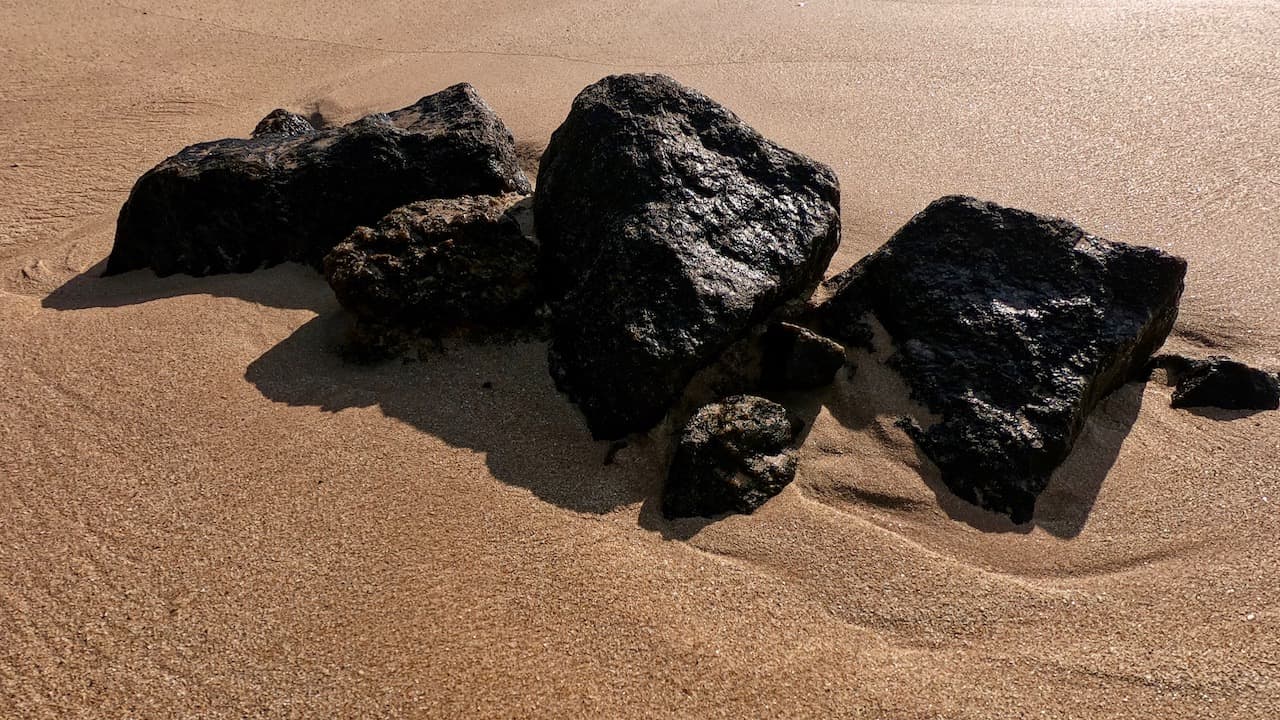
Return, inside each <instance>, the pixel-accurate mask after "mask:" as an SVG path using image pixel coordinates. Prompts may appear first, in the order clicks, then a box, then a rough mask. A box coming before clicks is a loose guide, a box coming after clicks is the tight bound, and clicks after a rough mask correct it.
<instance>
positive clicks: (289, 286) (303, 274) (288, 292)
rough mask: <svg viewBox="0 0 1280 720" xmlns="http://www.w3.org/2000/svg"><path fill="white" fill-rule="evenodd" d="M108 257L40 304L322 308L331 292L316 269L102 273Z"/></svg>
mask: <svg viewBox="0 0 1280 720" xmlns="http://www.w3.org/2000/svg"><path fill="white" fill-rule="evenodd" d="M106 265H107V261H106V260H102V261H101V262H99V263H98V264H96V265H94V266H93V267H91V268H89V269H88V270H86V271H84V272H83V273H80V274H79V275H77V276H75V277H73V278H71V279H70V280H68V281H67V282H66V283H64V284H63V285H62V286H61V287H59V288H57V289H56V290H54V291H53V292H51V293H49V294H48V295H46V296H45V298H44V300H42V301H41V303H40V304H41V306H42V307H46V308H50V309H53V310H85V309H88V308H110V307H125V306H127V305H138V304H141V303H145V302H150V301H152V300H163V299H165V298H172V297H180V296H183V295H212V296H214V297H231V298H239V299H241V300H246V301H248V302H252V303H257V304H259V305H266V306H269V307H275V308H282V309H287V310H312V309H316V308H318V307H321V306H322V305H323V304H324V302H325V299H326V298H328V297H331V296H332V294H333V292H332V291H331V290H330V289H329V286H328V285H327V284H326V283H325V282H324V278H322V277H321V276H320V274H319V273H317V272H316V270H315V269H314V268H311V267H309V266H306V265H300V264H298V263H281V264H280V265H275V266H273V267H270V268H265V269H261V270H255V271H253V272H247V273H227V274H223V275H207V276H205V277H193V276H191V275H169V276H167V277H159V276H157V275H156V274H155V273H154V272H153V271H151V270H149V269H142V270H134V271H131V272H127V273H122V274H120V275H111V276H108V277H103V276H102V271H103V269H105V268H106Z"/></svg>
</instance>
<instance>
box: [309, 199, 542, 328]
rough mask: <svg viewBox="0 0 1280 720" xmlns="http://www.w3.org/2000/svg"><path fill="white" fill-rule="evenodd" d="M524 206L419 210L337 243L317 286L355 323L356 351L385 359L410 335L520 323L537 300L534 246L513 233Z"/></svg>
mask: <svg viewBox="0 0 1280 720" xmlns="http://www.w3.org/2000/svg"><path fill="white" fill-rule="evenodd" d="M525 199H526V198H525V197H524V196H522V195H518V194H514V193H512V194H507V195H501V196H497V197H489V196H469V197H463V198H453V199H442V200H424V201H422V202H416V203H413V204H411V205H406V206H404V207H402V208H398V209H396V210H393V211H392V212H391V213H390V214H388V215H387V216H386V217H384V218H382V220H381V221H379V223H378V225H377V226H376V227H373V228H368V227H360V228H357V229H356V231H355V232H353V233H352V234H351V236H350V237H348V238H347V239H346V240H345V241H343V242H341V243H339V244H338V246H337V247H335V248H334V249H333V251H332V252H330V253H329V255H328V256H327V257H326V258H325V261H324V272H325V277H326V278H327V279H328V281H329V285H330V286H332V287H333V291H334V293H335V294H336V295H337V296H338V301H339V302H340V303H341V304H342V306H343V307H344V308H346V309H347V310H349V311H350V312H352V313H353V314H354V315H355V316H356V318H357V322H358V323H359V325H360V328H359V332H358V333H357V336H358V338H359V339H360V342H361V343H362V344H364V345H366V346H368V347H371V348H377V347H382V348H386V349H387V350H388V351H390V350H392V349H394V348H395V347H396V345H397V344H398V341H399V340H401V339H403V338H405V337H411V336H413V335H415V334H416V335H426V336H438V335H442V334H447V333H451V332H456V331H459V330H469V329H501V328H516V327H519V326H521V325H523V324H525V323H527V322H528V321H529V320H530V319H531V318H532V316H533V313H534V311H535V310H536V309H537V307H538V305H539V298H538V292H537V287H536V283H535V275H536V263H537V257H538V245H537V243H536V242H535V241H534V240H533V238H531V237H530V236H529V234H528V232H527V231H528V229H529V228H528V227H524V226H522V224H521V214H522V209H523V208H522V205H521V203H522V201H524V200H525ZM524 212H525V213H526V214H527V210H524ZM531 224H532V223H531V222H528V221H527V222H525V223H524V225H525V226H528V225H531Z"/></svg>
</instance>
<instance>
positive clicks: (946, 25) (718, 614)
mask: <svg viewBox="0 0 1280 720" xmlns="http://www.w3.org/2000/svg"><path fill="white" fill-rule="evenodd" d="M635 70H651V71H661V72H666V73H669V74H671V75H673V76H675V77H676V78H678V79H680V80H681V81H684V82H686V83H688V84H690V85H693V86H694V87H697V88H699V89H701V90H703V91H705V92H707V93H708V94H709V95H711V96H712V97H714V98H716V99H718V100H720V101H722V102H724V103H725V104H727V105H728V106H730V107H731V108H733V109H734V110H736V111H737V112H738V113H739V114H740V115H742V116H743V117H744V118H745V119H747V120H748V121H749V122H751V123H753V124H754V125H755V126H756V127H757V128H759V129H760V130H761V131H762V132H764V133H765V134H766V135H768V136H770V137H772V138H774V139H776V140H778V141H779V142H781V143H783V144H784V145H787V146H790V147H792V148H795V149H798V150H801V151H803V152H806V153H808V154H810V155H812V156H813V157H816V158H818V159H820V160H823V161H825V162H827V163H829V164H830V165H832V166H833V167H834V168H835V169H836V171H837V172H838V173H839V174H840V177H841V181H842V184H843V194H844V200H843V203H844V206H843V211H844V230H845V239H844V244H843V246H842V248H841V250H840V252H839V254H838V255H837V257H836V260H835V262H834V263H833V265H832V271H833V272H834V271H836V270H839V269H842V268H844V267H846V266H848V265H849V264H850V263H852V262H854V261H855V260H857V259H858V258H859V257H861V256H862V255H864V254H865V253H867V252H869V251H870V250H872V249H874V248H875V247H877V246H878V245H880V244H881V243H882V242H884V241H885V240H886V239H887V238H888V237H889V235H890V234H891V233H892V231H893V230H894V229H896V228H897V227H898V226H899V225H901V224H902V223H903V222H904V221H905V220H906V219H907V218H908V217H910V216H911V215H912V214H914V213H915V212H917V211H919V210H920V209H922V208H923V207H924V206H925V204H927V202H928V201H930V200H932V199H933V198H935V197H937V196H939V195H943V194H947V193H953V192H963V193H967V194H973V195H977V196H980V197H983V198H987V199H992V200H997V201H1000V202H1003V203H1006V204H1011V205H1015V206H1019V207H1025V208H1028V209H1033V210H1038V211H1043V212H1049V213H1054V214H1061V215H1065V216H1067V217H1070V218H1073V219H1075V220H1076V221H1078V222H1079V223H1081V224H1082V225H1084V226H1085V227H1087V228H1089V229H1091V230H1093V231H1095V232H1097V233H1098V234H1101V235H1103V236H1106V237H1109V238H1111V239H1115V240H1122V241H1129V242H1135V243H1143V244H1150V245H1157V246H1160V247H1164V248H1167V249H1169V250H1172V251H1174V252H1176V253H1179V254H1181V255H1183V256H1185V257H1187V258H1188V259H1189V260H1190V262H1191V269H1190V273H1189V275H1188V285H1187V292H1186V295H1185V298H1184V301H1183V311H1182V316H1181V319H1180V320H1179V323H1178V326H1177V328H1176V330H1175V334H1174V336H1173V337H1171V339H1170V343H1169V346H1168V347H1170V348H1172V349H1173V350H1177V351H1185V352H1190V353H1194V354H1201V355H1203V354H1206V353H1209V352H1224V353H1229V354H1231V355H1233V356H1236V357H1238V358H1240V359H1242V360H1245V361H1248V362H1251V363H1253V364H1256V365H1259V366H1261V367H1265V368H1267V369H1271V370H1276V369H1280V354H1278V353H1280V282H1278V281H1277V277H1280V275H1278V272H1280V6H1278V5H1277V4H1275V3H1270V2H1258V1H1257V0H1255V1H1254V2H1250V3H1235V2H1091V3H1087V4H1086V3H1060V2H1050V1H1049V0H1044V1H1041V2H1035V1H1032V2H1002V1H1000V0H991V1H989V2H988V1H978V2H955V3H953V2H945V1H942V0H939V1H938V2H853V1H848V2H836V1H835V0H808V1H807V2H804V3H799V2H784V1H775V0H769V1H768V2H765V1H763V0H752V1H747V2H743V1H738V2H730V1H729V0H723V2H713V1H711V0H679V1H675V0H669V1H660V2H635V1H631V0H629V1H626V2H618V1H615V0H593V1H591V2H573V3H571V2H565V1H551V0H546V1H539V0H468V1H461V0H459V1H456V2H441V1H439V0H435V1H432V2H425V1H424V2H418V3H410V2H403V1H392V0H368V1H367V2H362V3H347V2H337V1H335V0H285V1H282V2H272V3H245V2H228V1H224V0H209V1H207V2H190V1H182V0H177V1H173V2H158V1H153V0H128V1H127V2H102V3H78V2H70V1H69V0H47V1H45V2H39V3H37V2H12V0H0V331H2V332H3V335H2V338H0V371H2V372H3V378H4V381H3V383H2V384H0V717H4V718H28V717H29V718H76V717H102V718H161V717H193V718H194V717H201V718H205V717H236V718H241V717H243V718H259V717H261V718H268V717H272V718H274V717H316V718H321V717H324V718H330V717H332V718H338V717H351V718H357V717H419V716H422V717H426V716H431V717H654V716H666V715H672V716H685V717H801V716H810V717H869V718H870V717H881V718H1015V717H1025V718H1041V717H1049V718H1069V717H1070V718H1112V717H1115V718H1125V717H1133V718H1175V717H1185V718H1208V717H1218V718H1270V717H1276V714H1277V712H1280V596H1278V594H1277V593H1278V590H1280V569H1278V568H1280V545H1278V543H1277V539H1278V538H1280V516H1278V514H1277V508H1278V507H1280V470H1278V469H1277V461H1278V459H1280V413H1262V414H1256V415H1244V414H1241V413H1234V414H1233V413H1207V414H1196V413H1190V412H1183V411H1173V410H1170V409H1169V408H1168V403H1169V395H1170V390H1169V388H1167V387H1166V386H1164V385H1163V384H1162V383H1158V382H1153V383H1151V384H1149V385H1147V386H1145V388H1144V387H1143V386H1142V385H1137V384H1134V385H1129V386H1126V387H1125V388H1123V389H1121V390H1120V391H1118V392H1117V393H1116V394H1115V395H1114V396H1112V398H1111V399H1109V400H1108V401H1107V402H1106V404H1105V405H1104V406H1103V407H1102V408H1101V409H1100V410H1099V411H1098V412H1097V413H1096V414H1095V415H1094V416H1093V417H1092V419H1091V420H1090V421H1089V423H1088V426H1087V428H1086V430H1085V432H1084V435H1083V437H1082V438H1081V439H1080V441H1079V442H1078V444H1077V447H1076V451H1075V453H1074V454H1073V455H1072V457H1071V458H1070V459H1069V460H1068V462H1067V463H1066V464H1065V465H1064V466H1063V467H1062V468H1061V469H1060V471H1059V472H1058V473H1057V474H1056V475H1055V478H1054V481H1053V483H1052V485H1051V486H1050V488H1049V490H1048V491H1047V492H1046V494H1045V495H1044V496H1043V497H1042V499H1041V502H1040V504H1039V508H1038V511H1037V515H1036V519H1035V522H1034V524H1033V525H1032V526H1029V527H1023V528H1014V527H1012V526H1010V525H1008V524H1007V523H1006V522H1002V521H1000V520H999V519H998V518H996V517H994V516H990V515H984V514H982V513H980V512H977V511H976V510H974V509H972V508H970V507H968V506H965V505H964V504H963V503H960V502H958V501H956V500H955V499H954V498H952V497H951V496H950V495H948V494H947V493H946V492H945V491H939V490H938V489H937V488H938V487H939V486H938V483H937V479H936V474H935V471H933V470H932V469H930V468H929V467H928V465H927V463H923V464H922V461H921V460H920V459H919V457H918V456H917V454H916V452H915V450H914V449H913V447H912V445H911V443H910V441H909V440H907V439H906V438H905V436H904V435H903V434H902V433H901V432H900V431H898V430H897V429H895V428H894V427H893V424H892V417H893V414H894V412H896V410H897V406H898V405H899V404H900V403H901V392H900V390H901V388H900V387H898V385H897V384H896V383H895V380H894V378H893V377H892V376H889V375H888V374H887V373H885V372H883V371H876V370H875V368H874V366H871V365H870V364H869V363H863V365H864V368H863V370H862V371H860V372H859V373H858V374H857V375H856V376H855V377H854V378H853V379H852V380H850V381H842V382H841V383H839V384H838V385H837V386H836V387H835V388H834V389H832V390H831V391H830V392H829V393H828V395H827V396H826V397H825V398H823V402H822V403H821V406H820V407H818V406H816V405H815V407H813V408H812V410H813V412H814V413H815V416H814V427H813V430H812V432H811V433H810V435H809V436H808V438H807V440H806V442H805V445H804V447H803V450H802V453H803V455H802V467H801V471H800V476H799V478H798V479H797V481H796V482H795V483H794V484H793V485H792V486H790V487H788V488H787V489H786V490H785V491H784V492H783V493H782V494H781V495H780V496H778V497H777V498H775V499H774V500H772V501H770V502H769V503H768V504H766V505H765V506H764V507H763V508H762V509H761V510H759V511H758V512H757V513H756V514H754V515H752V516H737V517H729V518H726V519H723V520H720V521H717V522H702V521H681V522H674V523H668V522H666V521H664V520H662V519H661V517H660V515H659V514H658V513H657V512H656V510H655V502H654V498H655V495H656V494H657V493H658V492H659V489H660V487H661V481H662V475H663V471H664V462H665V460H664V453H665V452H666V441H665V439H664V437H665V436H664V434H663V432H662V431H661V430H659V431H655V432H654V433H653V434H652V436H651V438H650V439H648V440H641V441H638V442H635V443H633V444H632V445H631V446H630V447H628V448H627V449H625V450H623V451H622V452H621V453H619V454H618V457H617V462H616V463H615V464H613V465H609V466H605V465H603V464H602V458H603V457H604V455H605V451H606V445H605V444H604V443H594V442H592V441H591V440H590V438H589V436H588V434H587V432H586V430H585V426H584V423H583V421H582V420H581V418H580V416H579V415H577V414H576V412H575V410H574V409H573V408H572V407H571V406H570V405H569V404H568V403H567V402H566V401H565V400H564V399H563V398H562V397H560V396H559V395H558V394H557V393H556V392H555V390H554V387H553V386H552V383H551V380H550V379H549V377H548V375H547V372H546V361H545V358H544V350H545V349H544V347H542V346H541V345H539V344H536V343H526V344H518V345H515V346H504V345H489V346H479V347H477V346H464V345H459V344H454V345H452V346H450V347H449V349H448V351H447V352H446V353H445V354H443V355H441V356H438V357H432V358H428V359H427V360H426V361H425V362H417V363H403V364H402V363H392V364H389V365H385V366H380V367H375V368H362V367H353V366H349V365H346V364H344V363H343V362H342V361H341V360H340V359H339V357H338V356H337V354H336V351H335V348H336V346H337V345H338V343H339V342H340V341H341V337H342V329H343V322H344V319H343V317H342V315H341V313H340V312H339V309H338V307H337V305H336V303H335V301H334V299H333V297H332V294H331V292H330V291H329V289H328V287H327V286H326V285H325V283H324V281H323V279H322V278H321V277H320V276H319V275H317V274H316V273H314V272H313V271H311V270H309V269H306V268H302V267H299V266H295V265H286V266H281V267H277V268H273V269H270V270H265V271H261V272H256V273H252V274H248V275H237V276H223V277H212V278H205V279H192V278H189V277H171V278H166V279H157V278H156V277H155V276H154V275H153V274H151V273H150V272H146V271H143V272H134V273H129V274H126V275H123V276H118V277H112V278H108V279H101V278H99V277H97V274H98V271H100V269H101V266H100V265H99V263H100V262H101V261H102V260H103V258H105V256H106V254H107V253H108V251H109V249H110V247H111V241H112V231H113V227H114V222H115V215H116V212H117V211H118V209H119V206H120V204H121V203H122V202H123V200H124V199H125V196H126V194H127V192H128V190H129V188H130V186H131V185H132V183H133V181H134V180H135V179H136V178H137V176H138V175H139V174H140V173H141V172H143V171H144V170H146V169H147V168H148V167H150V166H152V165H153V164H155V163H156V162H158V161H159V160H161V159H162V158H164V157H165V156H167V155H169V154H171V153H173V152H175V151H177V150H178V149H179V148H181V147H182V146H184V145H186V144H189V143H192V142H196V141H200V140H206V139H213V138H218V137H225V136H247V134H248V132H249V130H250V129H251V128H252V127H253V125H254V123H255V122H256V121H257V120H258V119H259V118H260V117H261V116H262V115H264V114H266V113H267V112H268V111H269V110H271V109H272V108H275V107H278V106H283V107H287V108H290V109H294V110H299V111H304V112H313V111H314V112H319V113H321V114H322V115H323V116H324V117H325V118H327V119H330V120H333V121H347V120H350V119H353V118H355V117H357V116H359V115H360V114H362V113H365V112H368V111H373V110H383V109H390V108H395V107H400V106H402V105H405V104H407V103H409V102H411V101H413V100H415V99H416V98H418V97H420V96H422V95H425V94H428V93H431V92H434V91H436V90H439V89H441V88H443V87H445V86H446V85H448V84H451V83H453V82H456V81H461V80H468V81H470V82H472V83H474V84H475V85H476V86H477V87H478V88H479V89H480V91H481V93H482V94H483V95H484V96H485V97H486V98H487V99H488V100H489V101H490V103H491V104H492V105H493V106H494V107H495V108H496V109H497V110H498V112H499V113H500V114H501V115H502V116H503V118H504V119H505V120H506V122H507V123H508V125H509V126H510V127H511V129H512V130H513V132H514V133H515V135H516V137H517V139H518V141H519V142H520V143H521V144H522V147H523V148H524V149H525V151H526V152H527V154H529V155H530V156H531V157H536V154H537V152H538V150H539V149H540V148H541V147H542V146H543V145H544V144H545V142H546V140H547V138H548V136H549V134H550V132H551V131H552V130H553V129H554V128H555V127H556V125H557V124H558V123H559V122H560V121H561V120H562V119H563V117H564V115H565V113H566V112H567V109H568V105H569V102H570V101H571V99H572V98H573V96H574V95H575V94H576V93H577V91H578V90H580V89H581V88H582V87H583V86H585V85H586V84H588V83H590V82H593V81H595V80H597V79H598V78H600V77H601V76H603V75H606V74H609V73H612V72H621V71H635ZM486 381H490V382H492V388H489V389H485V388H483V387H482V383H484V382H486ZM895 398H897V399H895Z"/></svg>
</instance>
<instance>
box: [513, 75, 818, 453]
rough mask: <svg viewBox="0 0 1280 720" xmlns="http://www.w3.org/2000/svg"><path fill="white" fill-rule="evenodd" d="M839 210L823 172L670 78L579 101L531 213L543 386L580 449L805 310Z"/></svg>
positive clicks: (650, 411)
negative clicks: (757, 330)
mask: <svg viewBox="0 0 1280 720" xmlns="http://www.w3.org/2000/svg"><path fill="white" fill-rule="evenodd" d="M839 200H840V194H839V185H838V182H837V180H836V176H835V174H834V173H833V172H832V171H831V170H830V169H829V168H827V167H826V166H825V165H822V164H821V163H818V162H815V161H813V160H810V159H808V158H806V157H804V156H803V155H800V154H798V153H795V152H792V151H790V150H786V149H784V148H782V147H779V146H778V145H776V144H775V143H773V142H770V141H769V140H766V139H765V138H763V137H761V136H760V134H759V133H757V132H756V131H755V130H753V129H751V128H750V127H749V126H748V125H747V124H746V123H744V122H742V120H740V119H738V117H737V116H735V115H734V114H733V113H731V112H730V111H728V110H727V109H725V108H724V107H722V106H720V105H719V104H717V103H716V102H714V101H713V100H711V99H709V98H707V97H706V96H705V95H703V94H701V93H699V92H697V91H695V90H691V89H689V88H686V87H684V86H682V85H680V84H679V83H677V82H676V81H674V80H672V79H671V78H668V77H665V76H661V75H617V76H612V77H607V78H605V79H603V80H601V81H600V82H598V83H596V84H594V85H591V86H590V87H588V88H586V89H585V90H583V91H582V93H581V94H579V95H578V97H577V99H576V100H574V102H573V107H572V109H571V110H570V112H569V116H568V118H566V120H565V121H564V124H562V125H561V126H560V128H559V129H557V130H556V131H555V134H554V135H552V137H551V142H550V144H549V145H548V146H547V149H546V152H545V153H544V154H543V157H542V164H541V166H540V169H539V172H538V192H537V195H536V197H535V201H534V207H535V218H536V223H537V231H538V238H539V241H540V242H541V243H542V248H543V251H542V260H541V276H542V279H543V281H544V283H545V286H546V288H547V290H548V292H549V293H550V295H551V298H552V301H553V307H554V310H555V312H554V316H553V317H554V319H553V323H552V340H551V345H550V350H549V352H548V359H549V364H550V369H551V373H552V376H553V377H554V379H555V382H556V385H557V387H559V388H560V390H561V391H562V392H564V393H566V394H567V395H568V396H569V398H570V399H571V400H572V401H573V402H575V403H576V404H577V405H578V407H579V408H580V409H581V411H582V413H583V415H584V416H585V417H586V420H587V424H588V426H589V427H590V429H591V432H592V434H593V435H594V436H595V437H597V438H600V439H614V438H618V437H622V436H624V435H626V434H628V433H632V432H639V431H644V430H647V429H649V428H650V427H652V426H653V425H655V424H656V423H657V422H659V421H660V420H661V419H662V418H663V416H664V415H665V414H666V412H667V410H668V408H669V407H670V406H671V405H672V402H673V401H674V400H675V399H676V398H677V397H678V396H679V395H680V393H681V392H682V391H683V390H684V388H685V386H686V385H687V384H688V382H689V380H690V379H691V378H692V377H693V375H694V374H695V373H696V372H697V371H698V370H699V369H701V368H703V367H705V366H706V365H708V364H710V363H711V362H713V361H714V360H715V359H716V358H717V357H718V356H719V355H720V353H722V352H723V351H724V349H725V348H726V347H728V346H729V345H730V344H731V343H732V342H734V341H735V340H737V339H739V338H741V337H743V336H744V335H745V334H746V332H747V331H748V330H749V328H750V327H751V326H752V325H754V324H756V323H759V322H761V321H762V320H764V319H765V318H766V317H767V316H769V314H770V313H771V312H773V311H774V310H775V309H776V308H778V307H779V306H780V305H782V304H783V303H785V302H787V301H789V300H792V299H794V298H799V297H807V295H808V294H809V292H810V291H811V290H812V288H813V287H814V286H815V285H816V283H817V282H818V280H819V279H820V278H821V276H822V273H823V271H824V269H825V268H826V265H827V263H828V261H829V260H830V259H831V255H832V253H834V252H835V249H836V246H837V245H838V244H839V240H840V218H839Z"/></svg>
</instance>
